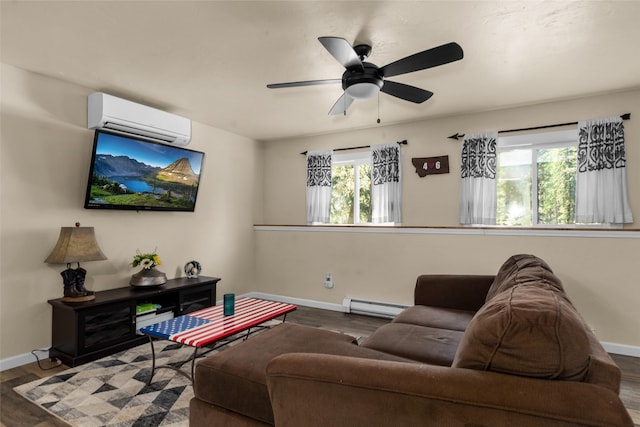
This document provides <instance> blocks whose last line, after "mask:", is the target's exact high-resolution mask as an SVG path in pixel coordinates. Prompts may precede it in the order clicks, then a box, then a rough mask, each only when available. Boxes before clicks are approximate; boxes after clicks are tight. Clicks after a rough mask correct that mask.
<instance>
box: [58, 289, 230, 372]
mask: <svg viewBox="0 0 640 427" xmlns="http://www.w3.org/2000/svg"><path fill="white" fill-rule="evenodd" d="M219 281H220V279H219V278H217V277H205V276H200V277H198V278H196V279H187V278H177V279H171V280H168V281H167V283H165V284H164V285H162V286H159V287H154V288H152V289H145V288H133V287H126V288H118V289H110V290H107V291H100V292H96V293H95V300H93V301H89V302H84V303H75V304H68V303H63V302H62V301H61V298H58V299H53V300H49V301H48V302H49V304H51V306H52V307H53V323H52V348H51V350H50V352H49V356H50V357H57V358H59V359H60V360H62V362H63V363H64V364H65V365H68V366H77V365H80V364H83V363H86V362H90V361H92V360H96V359H99V358H101V357H104V356H107V355H109V354H113V353H116V352H118V351H122V350H126V349H127V348H131V347H135V346H137V345H140V344H143V343H144V342H145V341H146V337H144V336H140V335H137V334H136V318H137V317H138V316H143V315H145V314H149V313H150V312H147V313H141V314H139V315H138V314H136V305H138V304H141V303H153V304H160V305H161V308H160V309H158V310H156V311H155V313H157V314H162V313H167V312H173V314H174V316H180V315H183V314H186V313H188V312H191V311H195V309H196V308H197V309H199V308H206V307H209V306H212V305H215V303H216V285H217V283H218V282H219ZM198 307H199V308H198ZM151 313H153V312H151Z"/></svg>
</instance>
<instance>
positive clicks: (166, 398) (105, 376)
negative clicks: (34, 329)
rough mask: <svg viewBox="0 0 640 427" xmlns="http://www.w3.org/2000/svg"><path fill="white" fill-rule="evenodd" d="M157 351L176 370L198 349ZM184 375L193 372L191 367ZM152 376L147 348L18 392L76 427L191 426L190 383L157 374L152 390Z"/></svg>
mask: <svg viewBox="0 0 640 427" xmlns="http://www.w3.org/2000/svg"><path fill="white" fill-rule="evenodd" d="M276 322H277V323H279V322H278V321H276ZM276 322H274V323H276ZM237 342H241V340H240V341H236V342H232V343H230V344H228V345H227V346H223V347H222V348H221V349H219V350H214V352H215V351H224V349H225V348H227V347H228V346H232V345H234V344H236V343H237ZM154 349H155V352H156V366H159V365H169V364H177V363H178V362H182V361H184V360H186V359H188V358H189V357H190V356H191V355H192V354H193V347H189V346H182V345H181V344H176V343H174V342H171V341H164V340H160V341H154ZM182 369H184V370H186V371H187V372H188V371H189V370H190V369H191V363H186V364H185V365H184V366H183V368H182ZM150 372H151V349H150V347H149V344H148V343H147V344H143V345H140V346H138V347H134V348H131V349H129V350H125V351H122V352H120V353H116V354H113V355H111V356H107V357H104V358H102V359H99V360H96V361H94V362H89V363H86V364H84V365H80V366H76V367H75V368H71V369H68V370H66V371H63V372H61V373H58V374H56V375H53V376H50V377H47V378H41V379H39V380H36V381H33V382H31V383H27V384H23V385H21V386H18V387H16V388H14V390H15V391H16V392H17V393H18V394H20V395H21V396H23V397H25V398H26V399H28V400H30V401H31V402H33V403H35V404H36V405H38V406H40V407H42V408H43V409H45V410H46V411H48V412H50V413H51V414H53V415H55V416H56V417H58V418H60V419H62V420H63V421H65V422H66V423H68V424H71V425H72V426H74V427H94V426H95V427H101V426H108V427H183V426H184V427H186V426H188V425H189V400H191V398H192V397H193V387H192V386H191V381H190V380H189V379H188V378H186V377H184V376H183V375H180V374H179V373H178V372H175V371H174V370H172V369H156V372H155V374H154V377H153V382H152V383H151V385H149V386H147V384H146V381H147V379H148V378H149V374H150Z"/></svg>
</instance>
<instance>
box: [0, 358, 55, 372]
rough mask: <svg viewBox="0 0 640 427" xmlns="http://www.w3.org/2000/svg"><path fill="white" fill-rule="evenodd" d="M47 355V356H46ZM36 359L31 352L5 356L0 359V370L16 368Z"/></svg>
mask: <svg viewBox="0 0 640 427" xmlns="http://www.w3.org/2000/svg"><path fill="white" fill-rule="evenodd" d="M46 357H48V356H46ZM35 361H36V358H35V357H33V354H31V353H23V354H19V355H17V356H11V357H7V358H6V359H0V372H1V371H6V370H7V369H13V368H17V367H18V366H22V365H27V364H29V363H33V362H35Z"/></svg>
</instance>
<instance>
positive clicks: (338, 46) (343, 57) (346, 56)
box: [318, 37, 364, 70]
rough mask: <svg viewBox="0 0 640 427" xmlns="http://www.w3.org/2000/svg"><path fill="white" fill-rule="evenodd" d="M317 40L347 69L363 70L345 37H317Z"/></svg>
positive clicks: (360, 62)
mask: <svg viewBox="0 0 640 427" xmlns="http://www.w3.org/2000/svg"><path fill="white" fill-rule="evenodd" d="M318 41H319V42H320V43H322V46H324V47H325V49H327V50H328V51H329V53H330V54H331V55H332V56H333V57H334V58H336V59H337V60H338V62H339V63H341V64H342V65H343V66H344V68H346V69H347V70H350V69H358V70H364V68H363V67H362V61H360V58H359V57H358V55H357V54H356V52H355V50H353V47H351V44H349V42H348V41H346V40H345V39H343V38H340V37H318Z"/></svg>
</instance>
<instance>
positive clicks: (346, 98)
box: [329, 92, 354, 116]
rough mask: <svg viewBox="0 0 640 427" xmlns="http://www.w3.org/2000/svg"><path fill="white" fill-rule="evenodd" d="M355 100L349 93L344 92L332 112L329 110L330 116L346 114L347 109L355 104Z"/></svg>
mask: <svg viewBox="0 0 640 427" xmlns="http://www.w3.org/2000/svg"><path fill="white" fill-rule="evenodd" d="M353 100H354V98H353V97H352V96H351V95H349V94H348V93H347V92H344V93H343V94H342V96H341V97H340V98H338V100H337V101H336V103H335V104H333V107H331V110H329V115H330V116H335V115H338V114H346V112H347V108H349V106H350V105H351V104H352V103H353Z"/></svg>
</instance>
